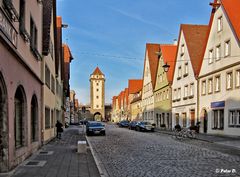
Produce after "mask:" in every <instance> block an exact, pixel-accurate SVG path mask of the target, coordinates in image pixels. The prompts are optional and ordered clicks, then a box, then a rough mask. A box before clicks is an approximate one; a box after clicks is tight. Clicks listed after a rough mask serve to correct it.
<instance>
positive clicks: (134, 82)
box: [128, 79, 143, 94]
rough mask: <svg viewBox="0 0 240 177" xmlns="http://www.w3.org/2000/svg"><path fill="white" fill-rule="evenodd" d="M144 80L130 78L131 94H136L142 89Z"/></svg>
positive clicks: (129, 87)
mask: <svg viewBox="0 0 240 177" xmlns="http://www.w3.org/2000/svg"><path fill="white" fill-rule="evenodd" d="M142 86H143V80H142V79H130V80H128V89H129V94H134V93H137V92H139V91H141V90H142Z"/></svg>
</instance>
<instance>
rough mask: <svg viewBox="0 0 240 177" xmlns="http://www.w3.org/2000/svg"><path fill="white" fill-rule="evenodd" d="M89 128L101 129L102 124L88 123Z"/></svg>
mask: <svg viewBox="0 0 240 177" xmlns="http://www.w3.org/2000/svg"><path fill="white" fill-rule="evenodd" d="M89 127H103V124H101V123H90V124H89Z"/></svg>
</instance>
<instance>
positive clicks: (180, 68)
mask: <svg viewBox="0 0 240 177" xmlns="http://www.w3.org/2000/svg"><path fill="white" fill-rule="evenodd" d="M181 77H182V67H181V66H179V67H178V78H181Z"/></svg>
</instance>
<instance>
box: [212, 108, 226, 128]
mask: <svg viewBox="0 0 240 177" xmlns="http://www.w3.org/2000/svg"><path fill="white" fill-rule="evenodd" d="M223 127H224V110H223V109H217V110H213V116H212V129H220V130H223Z"/></svg>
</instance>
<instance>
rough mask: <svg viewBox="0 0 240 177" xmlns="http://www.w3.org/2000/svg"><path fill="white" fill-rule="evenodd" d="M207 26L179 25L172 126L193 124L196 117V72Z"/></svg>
mask: <svg viewBox="0 0 240 177" xmlns="http://www.w3.org/2000/svg"><path fill="white" fill-rule="evenodd" d="M207 30H208V26H205V25H181V27H180V36H179V42H178V49H177V55H176V57H177V58H176V65H175V72H174V77H173V84H172V114H173V127H174V126H175V125H177V124H179V125H180V126H181V127H193V126H195V124H196V122H197V121H198V118H197V113H198V112H197V110H198V97H197V96H198V82H197V76H198V73H199V69H200V66H201V62H202V54H203V50H204V41H205V39H206V34H207Z"/></svg>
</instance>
